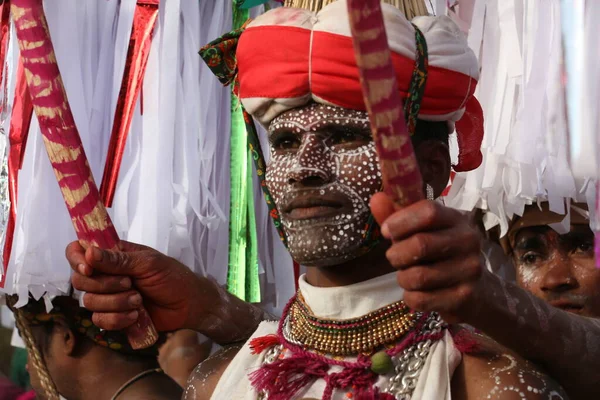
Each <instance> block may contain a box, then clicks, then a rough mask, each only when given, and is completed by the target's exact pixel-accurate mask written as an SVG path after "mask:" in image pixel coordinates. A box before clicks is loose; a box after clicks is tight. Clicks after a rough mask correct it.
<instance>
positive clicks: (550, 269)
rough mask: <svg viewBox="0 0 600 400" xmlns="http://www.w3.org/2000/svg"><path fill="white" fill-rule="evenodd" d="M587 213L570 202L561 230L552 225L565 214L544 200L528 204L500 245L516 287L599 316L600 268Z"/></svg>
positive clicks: (576, 310) (581, 313)
mask: <svg viewBox="0 0 600 400" xmlns="http://www.w3.org/2000/svg"><path fill="white" fill-rule="evenodd" d="M586 215H587V206H586V205H584V204H579V203H578V204H573V205H572V207H571V213H570V218H571V220H570V228H569V229H568V231H565V232H561V228H557V229H553V227H552V226H551V224H560V223H561V221H562V220H563V219H564V218H565V216H564V215H559V214H556V213H554V212H552V211H550V210H549V207H548V203H542V205H541V207H538V206H537V205H532V206H528V207H527V208H526V209H525V212H524V213H523V216H522V217H520V218H518V219H517V220H515V221H513V223H512V225H511V228H510V230H509V232H508V235H507V239H506V240H505V241H504V244H505V248H506V249H507V250H508V252H509V254H510V255H511V257H512V260H513V262H514V265H515V268H516V273H517V282H518V284H519V286H521V287H523V288H524V289H526V290H528V291H530V292H531V293H533V294H534V295H535V296H537V297H539V298H541V299H543V300H545V301H547V302H548V303H550V304H552V305H553V306H555V307H558V308H560V309H563V310H565V311H569V312H573V313H576V314H580V315H583V316H587V317H600V269H598V268H596V263H595V257H594V233H593V232H592V230H591V229H590V223H589V220H588V218H587V217H586Z"/></svg>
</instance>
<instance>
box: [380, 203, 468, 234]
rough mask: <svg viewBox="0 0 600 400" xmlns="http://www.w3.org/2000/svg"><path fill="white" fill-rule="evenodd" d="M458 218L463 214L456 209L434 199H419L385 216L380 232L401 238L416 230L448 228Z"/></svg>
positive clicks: (416, 231)
mask: <svg viewBox="0 0 600 400" xmlns="http://www.w3.org/2000/svg"><path fill="white" fill-rule="evenodd" d="M459 218H463V216H462V214H460V213H459V212H458V211H456V210H453V209H451V208H448V207H444V206H443V205H441V204H439V203H438V202H435V201H431V200H421V201H418V202H416V203H414V204H411V205H409V206H407V207H404V208H402V209H401V210H399V211H396V212H395V213H394V214H392V215H391V216H390V217H389V218H387V219H386V220H385V222H384V223H383V225H382V226H381V233H382V235H383V236H384V237H385V238H386V239H392V240H401V239H404V238H406V237H408V236H410V235H413V234H415V233H418V232H424V231H432V230H437V229H445V228H450V227H452V226H453V225H455V224H456V222H457V221H458V219H459Z"/></svg>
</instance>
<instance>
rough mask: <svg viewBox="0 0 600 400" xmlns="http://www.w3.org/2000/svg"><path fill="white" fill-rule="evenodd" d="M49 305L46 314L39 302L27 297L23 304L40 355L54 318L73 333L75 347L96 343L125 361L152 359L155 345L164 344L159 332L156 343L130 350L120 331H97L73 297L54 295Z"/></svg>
mask: <svg viewBox="0 0 600 400" xmlns="http://www.w3.org/2000/svg"><path fill="white" fill-rule="evenodd" d="M52 304H53V306H54V309H53V310H52V311H51V312H50V313H47V312H46V309H45V304H44V302H43V301H40V300H38V301H36V300H34V299H32V298H30V301H29V303H28V304H27V306H25V311H26V313H27V315H28V318H27V319H28V321H29V325H30V326H31V327H32V332H33V335H34V338H35V341H36V343H37V344H38V346H39V347H40V350H41V352H42V354H44V353H45V354H47V352H48V349H49V347H50V338H51V337H52V333H53V331H54V328H55V327H56V324H57V320H60V321H64V323H65V325H66V326H67V327H68V328H69V329H70V330H71V332H73V335H74V336H75V338H76V343H77V345H78V346H85V345H86V344H89V345H98V346H102V347H106V348H111V349H112V350H114V351H115V352H116V353H118V354H119V355H121V356H122V357H124V358H125V359H128V360H142V359H156V357H157V356H158V347H159V346H160V345H161V344H162V343H164V341H165V338H166V336H165V335H164V334H161V335H159V340H158V342H157V343H156V344H155V345H153V346H151V347H150V348H148V349H143V350H133V349H131V347H130V345H129V343H128V340H127V337H126V334H125V332H123V331H100V330H99V328H97V327H96V326H94V325H93V323H92V322H91V320H92V313H91V312H90V311H88V310H86V309H84V308H81V307H79V304H78V302H77V300H75V299H73V298H72V297H70V296H59V297H56V298H55V299H54V300H53V301H52ZM108 343H114V344H118V347H115V348H113V347H112V345H111V346H110V347H107V346H108Z"/></svg>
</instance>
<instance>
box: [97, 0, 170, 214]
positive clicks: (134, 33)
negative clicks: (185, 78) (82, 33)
mask: <svg viewBox="0 0 600 400" xmlns="http://www.w3.org/2000/svg"><path fill="white" fill-rule="evenodd" d="M157 16H158V0H145V1H143V0H138V2H137V5H136V9H135V14H134V16H133V27H132V30H131V37H130V39H129V49H128V50H127V61H126V64H125V71H124V72H123V80H122V82H121V89H120V92H119V100H118V102H117V109H116V110H115V119H114V122H113V128H112V133H111V137H110V142H109V145H108V154H107V156H106V163H105V165H104V174H103V176H102V183H101V184H100V198H101V199H102V201H103V202H104V204H105V206H106V207H111V206H112V202H113V199H114V196H115V189H116V187H117V180H118V178H119V170H120V169H121V161H122V160H123V152H124V151H125V144H126V142H127V136H128V134H129V129H130V127H131V121H132V119H133V113H134V111H135V104H136V102H137V99H138V97H139V95H140V92H141V88H142V83H143V80H144V74H145V72H146V65H147V63H148V55H149V54H150V48H151V45H152V32H153V30H154V25H155V24H156V18H157Z"/></svg>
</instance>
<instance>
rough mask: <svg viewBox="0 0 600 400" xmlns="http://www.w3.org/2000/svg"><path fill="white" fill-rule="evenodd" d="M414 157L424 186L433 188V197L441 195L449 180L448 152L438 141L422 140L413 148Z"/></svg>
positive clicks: (443, 144)
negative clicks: (428, 185) (427, 185)
mask: <svg viewBox="0 0 600 400" xmlns="http://www.w3.org/2000/svg"><path fill="white" fill-rule="evenodd" d="M415 155H416V156H417V161H418V163H419V168H420V170H421V176H422V177H423V183H424V184H427V183H428V184H430V185H431V187H433V191H434V193H435V197H436V198H437V197H438V196H440V195H441V194H442V192H443V191H444V189H446V186H448V180H449V179H450V169H451V168H452V166H451V164H450V163H451V161H450V151H449V150H448V146H447V145H446V144H445V143H443V142H441V141H439V140H424V141H423V142H420V143H419V144H418V145H417V146H416V148H415Z"/></svg>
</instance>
